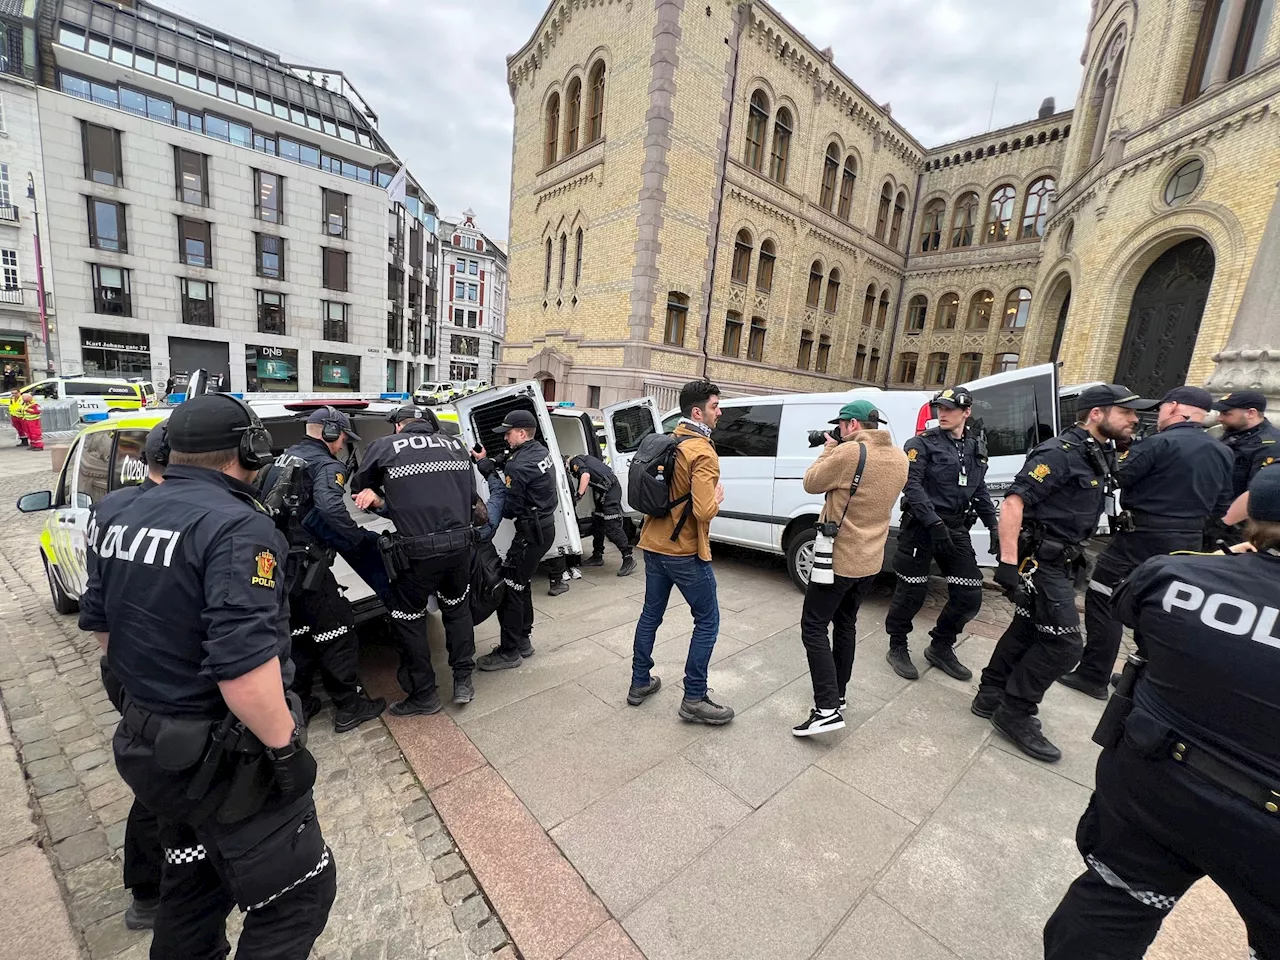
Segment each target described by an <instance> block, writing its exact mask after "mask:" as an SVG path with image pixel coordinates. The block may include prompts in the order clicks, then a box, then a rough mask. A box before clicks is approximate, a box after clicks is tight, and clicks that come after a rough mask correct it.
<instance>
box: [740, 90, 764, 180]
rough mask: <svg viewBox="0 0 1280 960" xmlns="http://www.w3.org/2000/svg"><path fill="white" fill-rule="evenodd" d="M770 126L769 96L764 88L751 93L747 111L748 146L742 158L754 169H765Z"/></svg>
mask: <svg viewBox="0 0 1280 960" xmlns="http://www.w3.org/2000/svg"><path fill="white" fill-rule="evenodd" d="M768 126H769V98H768V97H766V96H765V94H764V91H763V90H757V91H756V92H755V93H753V94H752V95H751V108H750V110H749V111H748V113H747V147H746V150H745V151H744V152H743V155H742V159H743V162H745V163H746V165H747V166H748V167H750V168H751V169H752V170H763V169H764V134H765V130H766V129H767V128H768Z"/></svg>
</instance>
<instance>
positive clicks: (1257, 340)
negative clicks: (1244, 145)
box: [1208, 184, 1280, 421]
mask: <svg viewBox="0 0 1280 960" xmlns="http://www.w3.org/2000/svg"><path fill="white" fill-rule="evenodd" d="M1213 359H1214V362H1215V363H1216V364H1217V368H1216V369H1215V370H1214V372H1213V376H1212V377H1210V378H1209V383H1208V387H1209V390H1210V391H1211V392H1213V393H1214V394H1225V393H1229V392H1231V391H1232V390H1261V391H1262V392H1263V393H1265V394H1266V395H1267V399H1268V400H1269V401H1270V402H1269V403H1268V408H1269V412H1270V415H1271V417H1272V419H1273V420H1277V421H1280V184H1277V192H1276V199H1275V202H1274V204H1273V205H1272V207H1271V216H1270V217H1269V218H1268V220H1267V227H1266V230H1264V231H1263V234H1262V243H1261V244H1259V246H1258V253H1257V256H1256V257H1255V258H1254V261H1253V270H1252V271H1251V272H1250V273H1249V283H1248V285H1247V286H1246V287H1245V290H1244V298H1243V299H1242V300H1241V301H1240V310H1239V312H1238V313H1237V314H1236V322H1235V325H1234V326H1232V328H1231V334H1230V336H1228V337H1227V345H1226V347H1225V348H1224V349H1223V350H1222V351H1221V352H1220V353H1218V354H1216V355H1215V356H1214V358H1213Z"/></svg>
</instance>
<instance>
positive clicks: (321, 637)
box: [312, 627, 351, 643]
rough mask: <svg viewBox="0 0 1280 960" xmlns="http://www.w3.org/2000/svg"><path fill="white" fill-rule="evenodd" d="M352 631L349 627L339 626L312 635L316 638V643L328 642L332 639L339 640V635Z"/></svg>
mask: <svg viewBox="0 0 1280 960" xmlns="http://www.w3.org/2000/svg"><path fill="white" fill-rule="evenodd" d="M350 632H351V631H350V628H349V627H339V628H338V629H337V630H328V631H326V632H325V633H317V634H316V635H315V636H314V637H312V639H313V640H315V642H316V643H328V642H330V641H331V640H337V639H338V638H339V637H342V636H346V634H348V633H350Z"/></svg>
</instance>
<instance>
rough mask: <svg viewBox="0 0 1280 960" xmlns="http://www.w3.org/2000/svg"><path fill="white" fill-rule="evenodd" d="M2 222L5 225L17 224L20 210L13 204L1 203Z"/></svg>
mask: <svg viewBox="0 0 1280 960" xmlns="http://www.w3.org/2000/svg"><path fill="white" fill-rule="evenodd" d="M0 221H3V222H5V223H17V222H18V208H17V207H15V206H14V205H13V204H11V203H0Z"/></svg>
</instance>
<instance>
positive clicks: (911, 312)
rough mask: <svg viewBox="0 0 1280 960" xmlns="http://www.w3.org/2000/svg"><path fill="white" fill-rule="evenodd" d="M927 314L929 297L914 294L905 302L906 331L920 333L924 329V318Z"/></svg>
mask: <svg viewBox="0 0 1280 960" xmlns="http://www.w3.org/2000/svg"><path fill="white" fill-rule="evenodd" d="M928 316H929V298H928V297H926V296H923V295H921V296H915V297H912V298H911V302H910V303H909V304H907V333H920V332H921V331H922V330H924V323H925V319H926V318H927V317H928Z"/></svg>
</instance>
